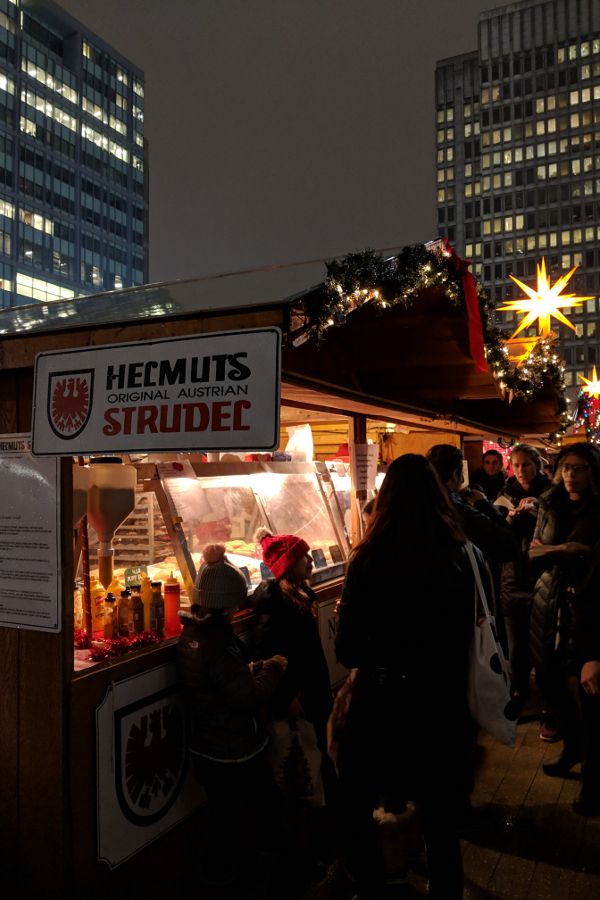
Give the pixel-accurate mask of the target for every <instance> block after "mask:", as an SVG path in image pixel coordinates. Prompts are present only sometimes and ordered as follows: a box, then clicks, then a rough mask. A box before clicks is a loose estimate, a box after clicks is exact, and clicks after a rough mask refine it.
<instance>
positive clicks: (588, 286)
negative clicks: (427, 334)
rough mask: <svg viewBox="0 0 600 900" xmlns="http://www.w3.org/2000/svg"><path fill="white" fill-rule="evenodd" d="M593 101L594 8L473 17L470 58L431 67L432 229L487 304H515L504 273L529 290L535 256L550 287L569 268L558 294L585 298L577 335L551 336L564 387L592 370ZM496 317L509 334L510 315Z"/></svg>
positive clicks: (537, 3) (597, 94)
mask: <svg viewBox="0 0 600 900" xmlns="http://www.w3.org/2000/svg"><path fill="white" fill-rule="evenodd" d="M599 101H600V0H523V2H519V3H511V4H510V5H507V6H503V7H499V8H496V9H493V10H491V11H489V12H484V13H482V14H481V16H480V20H479V28H478V49H477V51H474V52H473V53H468V54H465V55H462V56H456V57H453V58H450V59H445V60H441V61H440V62H438V64H437V68H436V141H437V143H436V149H437V209H438V224H439V230H440V233H441V234H443V235H446V236H447V237H448V238H449V240H450V241H451V242H452V243H453V244H454V245H455V246H456V249H457V252H458V253H459V254H463V255H464V256H466V257H467V258H468V259H472V260H473V268H474V271H475V274H476V275H477V276H478V277H479V278H480V279H481V280H482V282H483V283H484V284H485V286H486V287H487V288H488V290H489V292H490V295H491V298H492V300H493V301H494V304H495V305H496V306H498V305H500V302H501V301H504V300H506V299H516V298H518V297H521V296H523V294H522V292H521V291H520V290H519V288H518V287H517V286H516V285H515V284H513V282H512V281H511V280H510V279H509V277H508V276H509V274H513V275H515V276H516V277H517V278H519V279H520V280H521V281H523V282H525V283H526V284H530V285H535V283H536V264H537V263H538V262H539V261H541V259H542V257H544V258H545V259H546V262H547V264H548V265H549V268H550V272H551V279H552V282H554V281H555V280H556V278H557V277H558V275H559V274H562V273H563V272H565V271H566V270H568V269H570V268H571V267H573V266H574V265H579V266H580V268H579V269H578V271H577V273H576V275H575V276H574V277H573V278H572V280H571V282H570V285H569V288H568V289H567V291H570V292H574V293H577V294H584V295H587V294H589V295H593V296H594V299H592V300H588V301H587V302H586V303H584V304H583V305H582V306H580V307H573V308H572V310H571V311H570V312H569V311H568V310H567V311H566V312H567V316H568V318H569V319H570V320H571V321H572V322H573V324H574V325H575V327H576V332H573V331H570V330H569V329H568V328H567V327H566V326H564V325H561V326H558V325H557V328H556V330H557V332H558V333H559V335H560V338H561V355H562V356H563V357H564V359H565V361H566V364H567V368H566V372H565V380H566V383H567V386H569V385H578V384H580V383H581V380H580V379H579V378H578V377H577V376H578V375H586V376H589V375H590V373H591V371H592V367H593V365H594V364H596V363H600V356H599V355H598V354H599V346H598V335H599V333H600V320H599V314H598V294H600V251H599V250H598V245H599V243H600V151H599V150H598V148H597V146H596V144H597V143H598V141H599V140H600V102H599ZM496 319H497V322H498V324H499V325H501V326H505V327H507V328H510V329H511V330H513V329H514V327H516V323H517V321H518V320H520V317H517V316H516V315H515V314H514V313H496ZM553 324H555V323H554V322H553ZM556 324H557V323H556ZM525 333H527V332H525ZM529 333H531V334H533V333H535V329H530V330H529Z"/></svg>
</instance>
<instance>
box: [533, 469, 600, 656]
mask: <svg viewBox="0 0 600 900" xmlns="http://www.w3.org/2000/svg"><path fill="white" fill-rule="evenodd" d="M569 517H570V525H567V522H568V520H569ZM533 537H534V540H539V541H541V543H542V544H558V543H564V542H566V541H577V542H579V543H582V544H586V545H587V546H588V547H594V546H595V545H596V543H597V541H598V540H599V539H600V497H597V496H596V495H594V494H590V495H589V496H587V497H586V498H584V499H583V500H582V501H581V502H580V503H578V504H577V505H576V506H574V507H570V506H569V502H568V499H567V495H566V492H565V490H564V488H562V486H560V485H559V486H558V487H557V488H554V487H553V488H551V489H550V490H549V491H547V492H546V493H545V494H543V495H542V496H541V497H540V508H539V511H538V516H537V522H536V526H535V532H534V535H533ZM538 566H541V567H543V568H542V571H541V573H540V574H539V577H538V578H537V580H536V583H535V586H534V590H533V606H532V610H531V625H530V635H529V637H530V647H531V656H532V660H533V665H534V666H535V667H536V669H540V668H542V669H543V668H544V667H545V666H546V665H548V664H549V663H550V662H551V661H552V659H553V657H554V655H555V643H556V633H557V622H558V616H559V610H561V619H562V625H561V632H562V634H563V636H564V638H565V639H564V640H563V641H562V645H563V649H564V648H565V647H566V646H567V644H568V643H569V642H570V641H569V633H570V629H571V627H572V626H571V624H570V608H571V603H570V600H569V598H568V594H567V590H568V591H569V592H570V593H571V592H573V591H575V592H576V591H578V590H580V589H581V588H582V586H583V584H584V582H585V580H586V578H587V575H588V572H589V568H590V560H589V559H586V558H585V557H575V558H564V557H563V558H560V557H556V558H555V559H552V558H549V557H545V558H544V559H543V560H540V561H539V563H536V561H534V570H535V569H536V568H538ZM538 571H539V569H538Z"/></svg>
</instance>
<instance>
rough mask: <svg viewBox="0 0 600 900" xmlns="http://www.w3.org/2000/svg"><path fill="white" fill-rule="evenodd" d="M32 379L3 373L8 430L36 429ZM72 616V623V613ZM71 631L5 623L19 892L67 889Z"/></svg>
mask: <svg viewBox="0 0 600 900" xmlns="http://www.w3.org/2000/svg"><path fill="white" fill-rule="evenodd" d="M32 384H33V373H32V371H31V370H13V371H12V372H0V397H1V400H0V432H1V433H3V434H8V433H17V432H27V431H29V430H30V429H31V404H32ZM69 496H70V493H69ZM68 503H69V505H68V508H67V509H66V510H65V516H66V521H70V520H71V515H72V513H71V508H70V500H68ZM64 537H65V536H64V535H63V539H64ZM64 550H65V547H64V546H63V559H64V558H65V554H64ZM67 558H68V557H67ZM66 576H67V578H68V571H67V573H66ZM64 600H65V598H64V597H63V613H64V609H65V604H64ZM70 605H71V607H72V603H71V604H70ZM70 621H71V627H72V612H71V619H70ZM68 623H69V620H68V619H67V620H66V621H65V626H64V627H65V628H68V627H69V624H68ZM64 633H65V632H64V628H63V632H62V633H61V634H56V635H53V634H45V633H40V632H36V631H31V630H28V629H23V630H19V629H16V628H0V679H1V681H0V684H1V685H2V690H1V691H0V822H1V823H2V824H1V825H0V847H1V848H2V849H1V852H0V861H1V863H2V874H3V879H4V881H5V882H6V883H7V884H10V883H12V884H17V885H18V892H17V896H18V897H29V896H44V897H46V898H48V900H52V898H54V897H56V898H58V897H63V896H64V883H65V878H64V876H65V858H66V849H67V847H68V844H69V841H68V837H67V836H66V832H67V831H68V817H67V815H66V810H67V802H68V798H67V797H66V796H65V790H64V784H65V781H64V774H65V772H64V765H65V756H64V742H65V730H66V729H65V724H66V712H65V696H66V689H67V684H68V681H69V679H70V672H71V668H72V649H71V648H69V653H68V655H67V648H66V643H65V640H64ZM11 876H12V877H11Z"/></svg>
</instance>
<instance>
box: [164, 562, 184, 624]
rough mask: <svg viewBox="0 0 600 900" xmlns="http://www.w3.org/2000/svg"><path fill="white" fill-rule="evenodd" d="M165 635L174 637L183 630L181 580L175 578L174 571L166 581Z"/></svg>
mask: <svg viewBox="0 0 600 900" xmlns="http://www.w3.org/2000/svg"><path fill="white" fill-rule="evenodd" d="M164 594H165V636H166V637H174V636H175V635H176V634H179V632H180V631H181V621H180V619H179V604H180V599H181V588H180V586H179V582H178V581H177V579H176V578H174V576H173V573H172V572H171V575H170V577H169V578H167V580H166V581H165V589H164Z"/></svg>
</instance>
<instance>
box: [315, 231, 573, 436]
mask: <svg viewBox="0 0 600 900" xmlns="http://www.w3.org/2000/svg"><path fill="white" fill-rule="evenodd" d="M326 266H327V278H326V279H325V283H324V285H323V287H322V289H321V290H320V291H316V292H314V293H313V294H311V295H309V296H308V297H306V298H305V304H304V310H303V314H304V320H305V323H306V325H305V327H306V328H307V335H306V336H307V338H308V339H311V340H314V341H316V342H320V341H321V339H322V337H323V335H324V333H325V331H326V330H327V329H328V328H330V327H331V326H333V325H343V324H344V323H345V321H346V317H347V316H348V315H349V314H350V313H351V312H353V311H354V310H355V309H358V308H359V307H360V306H363V305H364V304H365V303H375V304H376V305H377V306H380V307H383V308H385V307H388V306H396V305H398V304H401V305H403V306H406V307H408V306H410V305H411V304H412V303H413V302H414V300H415V295H416V294H417V293H418V292H419V291H420V290H423V289H424V288H428V287H437V286H439V287H443V288H444V292H445V294H446V296H447V297H448V299H449V300H450V302H451V303H452V305H454V306H458V307H460V308H463V309H465V297H464V292H463V287H462V277H461V273H460V271H458V270H457V268H456V266H455V265H454V264H453V262H452V259H451V257H450V254H448V253H446V252H444V251H443V249H442V248H441V245H439V251H438V250H437V249H435V250H431V249H428V248H427V247H425V246H424V245H422V244H416V245H413V246H408V247H404V248H403V249H402V250H401V251H400V253H399V254H398V255H397V256H394V257H391V258H384V257H383V256H382V255H381V254H380V253H376V252H375V251H374V250H364V251H362V252H360V253H350V254H348V256H345V257H344V258H343V259H341V260H333V261H331V262H329V263H327V264H326ZM477 297H478V300H479V309H480V312H481V324H482V329H483V339H484V345H485V354H486V359H487V362H488V365H489V366H490V369H491V371H492V374H493V375H494V377H495V379H496V380H497V381H498V384H499V386H500V388H501V389H502V390H506V391H508V392H509V394H511V395H512V396H513V397H518V398H520V399H522V400H525V401H531V400H532V399H533V397H534V396H535V394H536V393H537V392H538V391H539V390H540V388H541V386H542V381H543V377H544V375H546V376H548V377H549V378H550V381H551V383H552V385H553V387H554V390H555V392H556V395H557V398H558V408H557V416H558V419H559V422H560V425H559V428H558V430H557V431H556V432H554V433H553V434H551V435H550V439H551V440H553V441H560V438H561V437H562V435H564V433H565V431H566V429H567V427H568V425H569V424H570V414H569V411H568V408H567V401H566V397H565V382H564V376H563V372H564V365H563V364H562V362H561V360H560V359H559V357H558V354H557V343H558V342H557V339H556V338H540V339H539V340H538V341H537V343H536V344H535V346H534V347H533V349H532V351H531V353H530V354H529V356H528V357H527V359H526V360H525V361H524V362H523V363H522V364H521V365H520V366H515V365H514V364H513V363H512V362H510V361H509V358H508V348H507V347H506V344H505V343H504V341H505V340H506V339H507V337H508V336H509V335H508V333H507V332H503V331H501V330H500V329H499V328H495V327H493V326H492V324H491V322H492V315H491V313H492V307H491V304H490V299H489V296H488V294H487V291H486V290H485V288H484V287H483V285H481V284H480V283H479V282H477Z"/></svg>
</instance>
